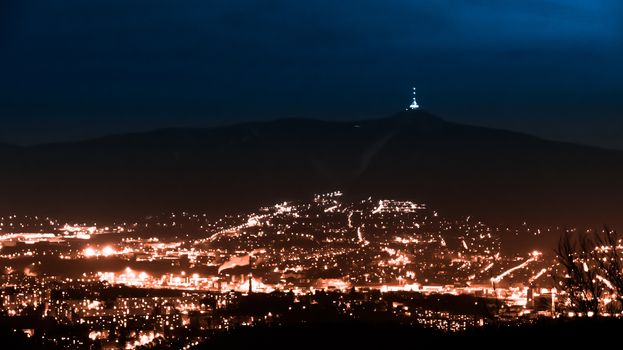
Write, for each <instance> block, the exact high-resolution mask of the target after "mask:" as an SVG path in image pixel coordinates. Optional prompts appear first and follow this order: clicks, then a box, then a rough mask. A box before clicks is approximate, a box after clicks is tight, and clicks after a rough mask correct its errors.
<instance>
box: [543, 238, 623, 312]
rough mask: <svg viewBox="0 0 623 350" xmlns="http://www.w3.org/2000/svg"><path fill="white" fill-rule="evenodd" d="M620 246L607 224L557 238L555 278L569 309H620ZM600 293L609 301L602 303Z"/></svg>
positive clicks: (622, 296)
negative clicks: (602, 228) (592, 229)
mask: <svg viewBox="0 0 623 350" xmlns="http://www.w3.org/2000/svg"><path fill="white" fill-rule="evenodd" d="M622 248H623V247H622V246H621V240H620V239H619V238H618V236H617V233H616V232H615V231H613V230H610V229H609V228H608V227H605V228H604V230H603V231H595V232H594V233H580V234H572V233H571V232H566V233H565V234H564V235H563V236H562V237H561V238H560V240H559V242H558V247H557V249H556V256H557V261H558V263H559V271H558V274H555V279H556V282H557V285H558V286H559V287H560V288H561V289H562V290H563V291H564V296H565V297H566V298H567V299H568V301H569V303H568V304H569V305H568V306H569V307H570V309H571V310H573V311H577V312H583V313H586V312H593V313H595V314H596V315H598V314H599V313H600V312H601V311H606V310H607V311H608V312H614V311H618V310H620V309H621V305H622V301H623V260H622V259H623V256H622V255H621V250H622ZM603 296H608V297H609V298H610V299H611V300H612V302H610V303H609V304H608V305H604V303H602V302H603V301H604V299H603V298H602V297H603ZM601 306H603V307H601Z"/></svg>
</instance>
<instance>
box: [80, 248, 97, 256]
mask: <svg viewBox="0 0 623 350" xmlns="http://www.w3.org/2000/svg"><path fill="white" fill-rule="evenodd" d="M82 254H84V256H85V257H87V258H92V257H94V256H95V254H97V252H96V251H95V249H93V248H91V247H89V248H87V249H85V250H84V252H83V253H82Z"/></svg>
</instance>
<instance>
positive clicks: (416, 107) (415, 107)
mask: <svg viewBox="0 0 623 350" xmlns="http://www.w3.org/2000/svg"><path fill="white" fill-rule="evenodd" d="M418 108H420V106H419V105H418V104H417V101H416V100H415V88H413V102H411V105H410V106H409V109H411V110H413V109H418Z"/></svg>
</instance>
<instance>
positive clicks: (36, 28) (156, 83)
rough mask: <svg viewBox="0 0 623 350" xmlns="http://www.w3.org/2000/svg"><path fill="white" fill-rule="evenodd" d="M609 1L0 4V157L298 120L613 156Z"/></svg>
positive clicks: (33, 0) (617, 101)
mask: <svg viewBox="0 0 623 350" xmlns="http://www.w3.org/2000/svg"><path fill="white" fill-rule="evenodd" d="M622 62H623V4H622V2H621V1H620V0H539V1H537V0H507V1H491V0H472V1H451V0H430V1H417V0H410V1H407V0H376V1H370V0H340V1H337V0H316V1H294V0H105V1H104V0H88V1H87V0H58V1H50V0H3V1H0V121H1V123H2V124H1V127H0V141H4V142H11V143H21V144H30V143H40V142H51V141H63V140H74V139H84V138H88V137H94V136H99V135H105V134H110V133H119V132H127V131H142V130H151V129H156V128H161V127H171V126H176V127H191V126H214V125H222V124H231V123H235V122H240V121H248V120H264V119H275V118H282V117H310V118H320V119H328V120H348V119H354V118H372V117H383V116H386V115H388V114H391V113H393V112H396V111H398V110H401V109H404V108H405V107H406V105H408V104H409V102H410V101H409V99H410V91H411V86H413V85H415V86H417V88H418V96H419V103H420V105H421V106H422V107H424V108H425V109H427V110H429V111H431V112H434V113H436V114H438V115H440V116H442V117H444V118H446V119H449V120H454V121H459V122H464V123H470V124H477V125H486V126H493V127H499V128H505V129H511V130H519V131H525V132H529V133H532V134H536V135H540V136H544V137H547V138H551V139H557V140H569V141H577V142H581V143H586V144H593V145H600V146H605V147H616V148H621V149H623V137H621V135H623V113H622V112H623V87H622V86H621V82H623V63H622Z"/></svg>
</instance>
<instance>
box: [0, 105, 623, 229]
mask: <svg viewBox="0 0 623 350" xmlns="http://www.w3.org/2000/svg"><path fill="white" fill-rule="evenodd" d="M0 161H1V162H2V164H3V166H2V171H1V172H0V191H1V193H2V194H1V196H2V200H1V201H0V211H1V212H3V213H18V212H19V213H28V214H38V215H58V216H61V217H69V218H95V219H98V220H106V219H110V218H119V217H125V218H130V217H133V216H137V215H149V214H155V213H160V212H164V211H169V210H176V211H177V210H193V211H202V212H208V213H211V214H214V215H220V214H222V213H224V212H233V211H236V210H247V209H255V208H256V207H257V206H258V205H262V204H273V203H275V202H277V201H280V200H287V199H297V198H308V197H309V196H310V195H311V194H313V193H318V192H326V191H331V190H335V189H341V190H343V191H344V192H345V193H346V194H347V195H352V196H366V197H367V196H368V195H374V196H386V197H388V198H395V199H410V200H414V201H418V202H425V203H428V204H430V205H431V206H433V207H434V208H438V209H439V210H440V211H444V212H445V213H446V214H450V215H452V214H456V215H476V216H478V217H481V218H484V219H486V220H488V221H489V222H492V223H493V222H507V223H511V222H512V223H516V222H523V221H525V220H527V221H529V222H531V223H539V224H551V225H558V224H560V225H565V224H566V225H577V224H590V225H592V226H593V227H598V226H599V225H601V224H603V223H608V224H610V225H613V226H614V225H619V226H621V224H622V223H623V219H621V215H620V214H621V211H620V209H621V204H620V199H621V198H623V180H622V179H623V178H622V175H623V152H619V151H613V150H604V149H598V148H592V147H587V146H579V145H573V144H567V143H560V142H552V141H546V140H542V139H539V138H536V137H532V136H528V135H524V134H520V133H514V132H508V131H502V130H495V129H488V128H482V127H474V126H467V125H461V124H456V123H451V122H447V121H444V120H442V119H440V118H437V117H435V116H433V115H431V114H429V113H427V112H425V111H406V112H401V113H398V114H396V115H394V116H391V117H389V118H384V119H378V120H365V121H357V122H327V121H318V120H297V119H286V120H278V121H273V122H261V123H247V124H241V125H236V126H230V127H221V128H212V129H167V130H160V131H155V132H149V133H142V134H127V135H119V136H112V137H106V138H100V139H95V140H90V141H84V142H74V143H61V144H50V145H41V146H35V147H27V148H18V147H16V148H12V149H10V148H7V149H0Z"/></svg>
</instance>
